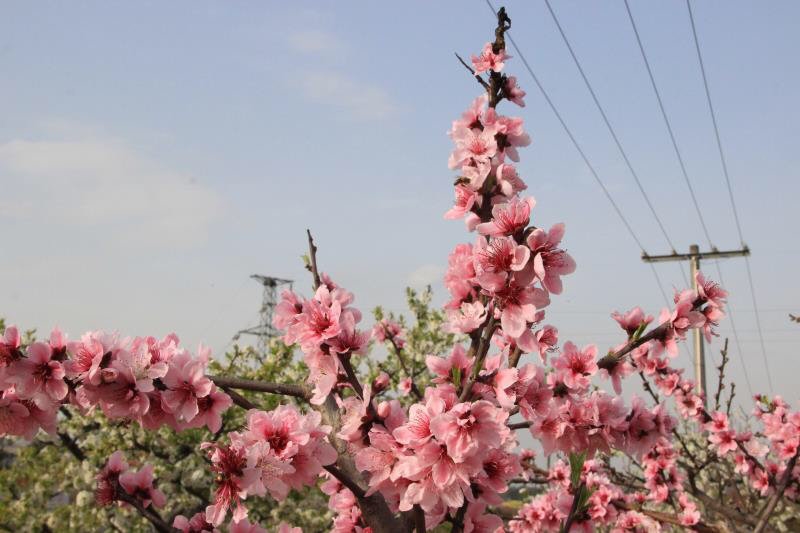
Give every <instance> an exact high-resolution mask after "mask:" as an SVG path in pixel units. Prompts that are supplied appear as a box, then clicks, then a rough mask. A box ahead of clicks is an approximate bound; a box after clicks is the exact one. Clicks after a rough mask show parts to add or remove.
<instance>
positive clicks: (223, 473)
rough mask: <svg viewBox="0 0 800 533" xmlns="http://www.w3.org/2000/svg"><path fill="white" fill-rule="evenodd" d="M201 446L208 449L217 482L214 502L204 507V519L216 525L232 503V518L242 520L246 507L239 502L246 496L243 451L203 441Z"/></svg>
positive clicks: (245, 462)
mask: <svg viewBox="0 0 800 533" xmlns="http://www.w3.org/2000/svg"><path fill="white" fill-rule="evenodd" d="M203 448H205V449H209V450H210V452H209V456H210V459H211V470H212V471H213V472H214V473H215V474H216V477H215V481H216V484H217V489H216V491H215V493H214V503H212V504H211V505H209V506H208V507H206V520H208V522H209V523H211V524H213V525H215V526H218V525H219V524H221V523H222V522H223V521H224V520H225V515H226V514H227V513H228V509H230V508H231V506H233V505H235V506H236V508H235V510H234V513H233V519H234V520H235V521H240V520H242V519H243V518H245V517H247V509H246V508H245V507H244V505H242V503H241V499H243V498H246V497H247V491H246V490H245V489H244V487H243V476H244V470H245V468H246V467H247V456H246V454H245V451H244V450H242V449H240V448H237V447H234V446H220V445H217V444H211V443H204V444H203Z"/></svg>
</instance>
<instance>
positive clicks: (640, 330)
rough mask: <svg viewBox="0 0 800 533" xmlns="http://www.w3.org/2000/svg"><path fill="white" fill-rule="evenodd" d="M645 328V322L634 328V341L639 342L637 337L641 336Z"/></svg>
mask: <svg viewBox="0 0 800 533" xmlns="http://www.w3.org/2000/svg"><path fill="white" fill-rule="evenodd" d="M645 328H647V322H642V323H641V324H639V327H638V328H636V331H634V332H633V340H634V341H638V340H639V337H641V336H642V333H644V330H645Z"/></svg>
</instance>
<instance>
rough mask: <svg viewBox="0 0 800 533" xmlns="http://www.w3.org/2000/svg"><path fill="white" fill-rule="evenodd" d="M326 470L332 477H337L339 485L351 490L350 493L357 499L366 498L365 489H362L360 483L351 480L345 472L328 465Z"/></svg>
mask: <svg viewBox="0 0 800 533" xmlns="http://www.w3.org/2000/svg"><path fill="white" fill-rule="evenodd" d="M324 468H325V470H327V471H328V472H329V473H330V475H332V476H333V477H335V478H336V479H337V480H338V481H339V483H341V484H342V485H344V486H345V487H347V488H348V489H350V492H352V493H353V494H354V495H355V497H356V498H358V499H362V498H363V497H364V494H365V493H364V489H362V488H361V487H360V486H359V485H358V483H356V482H355V481H353V480H352V479H350V478H349V477H348V476H347V475H346V474H345V473H344V472H342V471H341V470H339V469H338V468H336V466H334V465H328V466H326V467H324Z"/></svg>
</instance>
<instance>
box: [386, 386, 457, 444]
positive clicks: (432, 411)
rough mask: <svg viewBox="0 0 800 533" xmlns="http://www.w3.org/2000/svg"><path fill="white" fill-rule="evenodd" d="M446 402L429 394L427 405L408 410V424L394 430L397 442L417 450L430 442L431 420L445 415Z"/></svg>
mask: <svg viewBox="0 0 800 533" xmlns="http://www.w3.org/2000/svg"><path fill="white" fill-rule="evenodd" d="M445 409H446V404H445V401H444V400H443V399H442V398H441V397H439V396H438V395H436V394H429V395H428V396H427V398H426V399H425V403H424V404H422V403H415V404H413V405H412V406H411V407H410V408H409V410H408V422H406V423H405V424H404V425H402V426H400V427H398V428H397V429H395V430H394V433H393V435H394V438H395V439H397V442H399V443H401V444H405V445H407V446H410V447H413V448H416V447H419V446H422V445H423V444H425V443H426V442H428V441H429V440H430V439H431V437H433V433H431V427H430V424H431V420H433V419H434V418H436V417H437V416H439V415H441V414H442V413H444V411H445Z"/></svg>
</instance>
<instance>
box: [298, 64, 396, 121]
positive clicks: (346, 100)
mask: <svg viewBox="0 0 800 533" xmlns="http://www.w3.org/2000/svg"><path fill="white" fill-rule="evenodd" d="M300 88H301V90H302V91H303V94H305V96H306V97H307V98H309V99H310V100H312V101H314V102H317V103H320V104H325V105H327V106H331V107H338V108H340V109H342V110H344V111H347V112H348V113H349V114H350V115H351V116H353V117H355V118H358V119H362V120H384V119H387V118H390V117H392V116H394V115H396V114H397V112H398V108H397V106H396V105H395V103H394V102H393V101H392V98H391V97H390V96H389V94H388V93H387V92H386V91H385V90H383V89H382V88H380V87H378V86H376V85H371V84H369V83H367V82H361V81H357V80H355V79H352V78H350V77H348V76H346V75H344V74H342V73H340V72H334V71H313V72H307V73H305V74H303V75H301V76H300Z"/></svg>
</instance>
